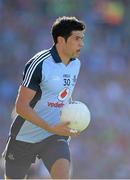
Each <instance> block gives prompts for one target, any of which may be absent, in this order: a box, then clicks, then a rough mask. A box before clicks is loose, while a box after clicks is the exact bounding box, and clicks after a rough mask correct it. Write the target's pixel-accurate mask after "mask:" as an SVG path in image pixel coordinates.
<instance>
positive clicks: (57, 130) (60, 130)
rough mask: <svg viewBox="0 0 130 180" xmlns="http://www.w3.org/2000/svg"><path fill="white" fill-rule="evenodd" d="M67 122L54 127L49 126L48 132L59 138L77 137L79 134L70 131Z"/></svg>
mask: <svg viewBox="0 0 130 180" xmlns="http://www.w3.org/2000/svg"><path fill="white" fill-rule="evenodd" d="M69 124H70V123H69V122H62V123H58V124H56V125H54V126H49V129H48V131H49V132H51V133H54V134H57V135H60V136H72V137H75V136H79V135H80V133H79V132H77V131H76V130H72V129H71V128H69V127H68V126H69Z"/></svg>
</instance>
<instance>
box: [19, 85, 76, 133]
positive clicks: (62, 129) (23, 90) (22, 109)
mask: <svg viewBox="0 0 130 180" xmlns="http://www.w3.org/2000/svg"><path fill="white" fill-rule="evenodd" d="M35 94H36V91H34V90H32V89H30V88H27V87H24V86H21V87H20V89H19V93H18V96H17V100H16V112H17V113H18V114H19V115H20V116H21V117H23V118H24V119H26V120H28V121H30V122H31V123H33V124H35V125H37V126H39V127H41V128H42V129H45V130H47V131H49V132H51V133H54V134H58V135H64V136H75V135H78V133H72V132H70V129H69V128H68V123H60V124H57V125H55V126H50V125H49V124H48V123H47V122H46V121H45V120H44V119H42V118H41V117H39V116H38V114H37V113H36V112H35V111H34V109H32V108H31V106H30V102H31V100H32V99H33V97H34V96H35Z"/></svg>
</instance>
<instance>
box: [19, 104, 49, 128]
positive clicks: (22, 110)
mask: <svg viewBox="0 0 130 180" xmlns="http://www.w3.org/2000/svg"><path fill="white" fill-rule="evenodd" d="M16 112H17V113H18V114H19V115H20V116H21V117H23V118H24V119H26V120H27V121H30V122H31V123H33V124H35V125H37V126H39V127H41V128H42V129H45V130H49V125H48V123H47V122H46V121H45V120H43V119H42V118H40V117H39V116H38V114H37V113H36V112H35V111H34V110H33V109H32V108H31V107H30V106H29V105H21V106H20V105H16Z"/></svg>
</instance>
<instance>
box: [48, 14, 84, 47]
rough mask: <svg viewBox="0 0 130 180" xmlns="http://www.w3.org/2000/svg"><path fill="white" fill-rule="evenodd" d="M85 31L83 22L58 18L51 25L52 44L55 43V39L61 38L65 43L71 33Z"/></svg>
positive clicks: (72, 18)
mask: <svg viewBox="0 0 130 180" xmlns="http://www.w3.org/2000/svg"><path fill="white" fill-rule="evenodd" d="M84 29H85V24H84V22H83V21H79V20H78V19H77V18H76V17H66V16H63V17H59V18H57V19H56V20H55V22H54V23H53V25H52V29H51V33H52V37H53V40H54V43H55V44H56V43H57V37H58V36H62V37H64V39H65V40H66V41H67V39H68V37H69V36H70V35H71V33H72V31H82V30H84Z"/></svg>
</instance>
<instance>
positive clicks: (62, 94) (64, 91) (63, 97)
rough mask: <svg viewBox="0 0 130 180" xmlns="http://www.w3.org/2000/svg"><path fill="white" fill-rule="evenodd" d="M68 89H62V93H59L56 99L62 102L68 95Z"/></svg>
mask: <svg viewBox="0 0 130 180" xmlns="http://www.w3.org/2000/svg"><path fill="white" fill-rule="evenodd" d="M69 91H70V90H69V89H68V88H64V89H63V90H62V91H60V93H59V95H58V99H59V100H60V101H64V100H65V99H66V98H67V97H68V95H69Z"/></svg>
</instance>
